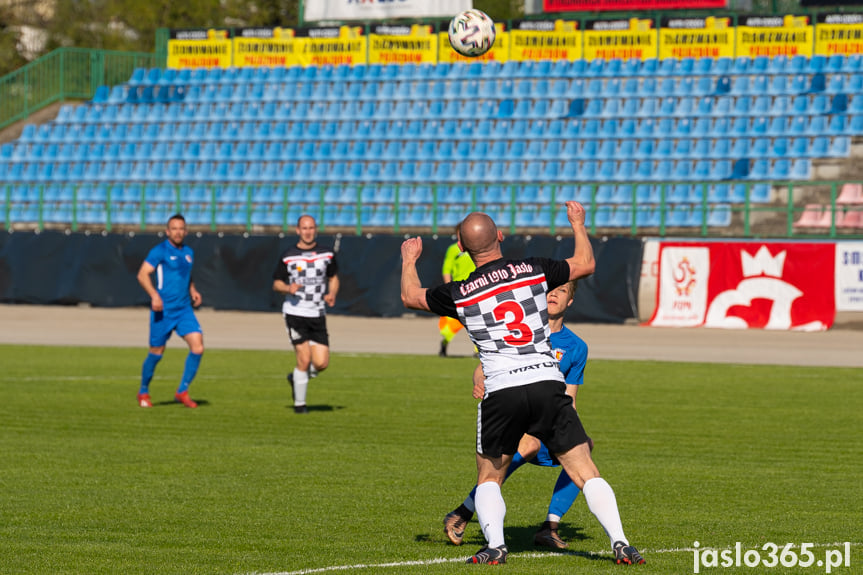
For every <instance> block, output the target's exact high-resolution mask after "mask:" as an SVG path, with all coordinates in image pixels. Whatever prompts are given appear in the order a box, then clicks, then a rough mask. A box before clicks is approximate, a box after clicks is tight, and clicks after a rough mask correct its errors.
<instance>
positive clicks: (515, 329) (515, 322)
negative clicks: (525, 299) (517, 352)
mask: <svg viewBox="0 0 863 575" xmlns="http://www.w3.org/2000/svg"><path fill="white" fill-rule="evenodd" d="M492 313H493V314H494V319H496V320H498V321H504V322H506V324H505V325H506V329H508V330H509V331H510V335H508V336H506V337H504V338H503V341H505V342H506V343H508V344H509V345H513V346H520V345H527V344H529V343H530V342H531V341H533V330H531V329H530V326H529V325H527V324H525V323H522V320H523V319H524V308H523V307H521V304H519V303H517V302H514V301H505V302H503V303H501V304H500V305H498V306H497V307H496V308H494V310H493V312H492ZM507 314H511V315H510V316H509V319H510V321H507V319H508V318H507ZM516 334H517V335H516Z"/></svg>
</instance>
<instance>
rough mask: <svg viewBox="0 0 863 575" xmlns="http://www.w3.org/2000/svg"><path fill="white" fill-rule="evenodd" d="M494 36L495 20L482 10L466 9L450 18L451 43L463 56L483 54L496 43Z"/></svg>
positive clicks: (473, 56)
mask: <svg viewBox="0 0 863 575" xmlns="http://www.w3.org/2000/svg"><path fill="white" fill-rule="evenodd" d="M494 38H495V31H494V21H493V20H492V19H491V18H489V16H488V14H486V13H485V12H483V11H482V10H477V9H475V8H472V9H470V10H465V11H464V12H460V13H458V14H456V15H455V16H454V17H453V19H452V20H450V23H449V43H450V45H451V46H452V49H453V50H455V51H456V52H458V53H459V54H461V55H462V56H467V57H469V58H475V57H477V56H482V55H483V54H485V53H486V52H488V51H489V50H490V49H491V47H492V46H493V45H494Z"/></svg>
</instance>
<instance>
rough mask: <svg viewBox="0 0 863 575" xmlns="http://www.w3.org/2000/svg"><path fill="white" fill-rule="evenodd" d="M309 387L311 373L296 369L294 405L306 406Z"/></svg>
mask: <svg viewBox="0 0 863 575" xmlns="http://www.w3.org/2000/svg"><path fill="white" fill-rule="evenodd" d="M308 387H309V372H307V371H300V370H299V369H297V368H294V405H295V406H300V405H305V404H306V389H307V388H308Z"/></svg>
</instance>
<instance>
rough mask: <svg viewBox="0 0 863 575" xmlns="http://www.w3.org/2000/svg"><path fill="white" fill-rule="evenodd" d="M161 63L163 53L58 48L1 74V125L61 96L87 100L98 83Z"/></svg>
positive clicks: (108, 82)
mask: <svg viewBox="0 0 863 575" xmlns="http://www.w3.org/2000/svg"><path fill="white" fill-rule="evenodd" d="M161 66H164V54H162V55H161V56H157V55H156V54H149V53H144V52H119V51H112V50H90V49H86V48H59V49H57V50H54V51H53V52H51V53H50V54H47V55H45V56H42V57H41V58H39V59H38V60H35V61H33V62H31V63H29V64H27V65H26V66H24V67H22V68H19V69H18V70H16V71H14V72H12V73H11V74H8V75H6V76H4V77H2V78H0V129H3V128H5V127H6V126H8V125H10V124H12V123H13V122H17V121H18V120H22V119H24V118H26V117H27V116H29V115H30V114H32V113H34V112H36V111H38V110H40V109H42V108H44V107H45V106H48V105H49V104H52V103H54V102H61V101H63V100H90V99H92V98H93V96H94V95H95V94H96V89H97V88H98V87H99V86H115V85H117V84H122V83H124V82H126V81H128V80H129V77H130V76H131V75H132V71H133V70H134V69H135V68H154V67H161Z"/></svg>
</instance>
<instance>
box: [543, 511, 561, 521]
mask: <svg viewBox="0 0 863 575" xmlns="http://www.w3.org/2000/svg"><path fill="white" fill-rule="evenodd" d="M545 520H546V521H548V522H549V523H560V515H555V514H554V513H549V514H548V516H547V517H546V518H545Z"/></svg>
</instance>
